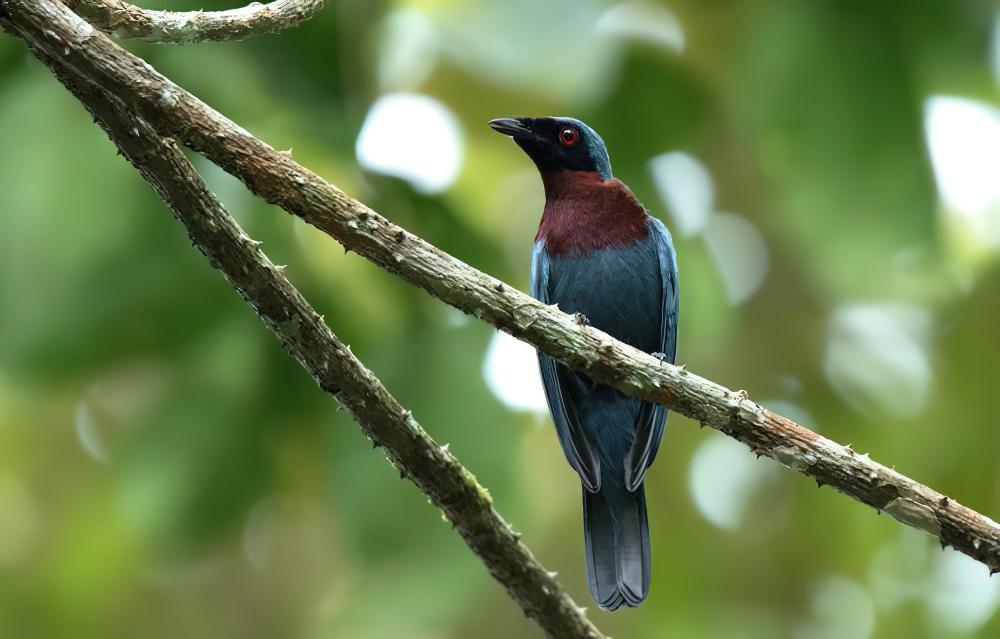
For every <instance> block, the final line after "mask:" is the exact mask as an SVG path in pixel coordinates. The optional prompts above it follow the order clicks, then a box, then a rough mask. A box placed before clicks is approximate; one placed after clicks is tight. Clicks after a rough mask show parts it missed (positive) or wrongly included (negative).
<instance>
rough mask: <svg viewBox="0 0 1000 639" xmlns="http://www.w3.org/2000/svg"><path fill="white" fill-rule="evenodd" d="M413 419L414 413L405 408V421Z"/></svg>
mask: <svg viewBox="0 0 1000 639" xmlns="http://www.w3.org/2000/svg"><path fill="white" fill-rule="evenodd" d="M411 417H413V411H412V410H410V409H409V408H404V409H403V419H410V418H411Z"/></svg>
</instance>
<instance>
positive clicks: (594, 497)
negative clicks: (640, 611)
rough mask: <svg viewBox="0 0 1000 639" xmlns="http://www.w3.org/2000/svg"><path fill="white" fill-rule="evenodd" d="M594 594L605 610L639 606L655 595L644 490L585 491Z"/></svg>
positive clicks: (589, 575)
mask: <svg viewBox="0 0 1000 639" xmlns="http://www.w3.org/2000/svg"><path fill="white" fill-rule="evenodd" d="M583 534H584V541H585V545H586V558H587V579H588V581H589V582H590V595H591V597H593V599H594V601H595V602H597V605H598V606H600V607H601V608H603V609H605V610H615V609H617V608H618V607H619V606H621V605H622V604H623V603H624V604H625V605H628V606H638V605H639V604H640V603H642V600H643V599H645V598H646V594H647V593H648V592H649V527H648V524H647V521H646V496H645V491H644V490H643V487H642V486H639V487H638V488H637V489H636V490H635V492H627V491H624V490H616V491H614V492H609V491H608V488H605V489H604V490H602V491H601V492H597V493H591V492H587V490H586V489H584V490H583Z"/></svg>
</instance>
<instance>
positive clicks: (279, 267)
mask: <svg viewBox="0 0 1000 639" xmlns="http://www.w3.org/2000/svg"><path fill="white" fill-rule="evenodd" d="M286 268H288V265H287V264H275V265H274V270H276V271H278V272H279V273H284V272H285V269H286Z"/></svg>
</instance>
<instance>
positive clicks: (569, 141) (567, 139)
mask: <svg viewBox="0 0 1000 639" xmlns="http://www.w3.org/2000/svg"><path fill="white" fill-rule="evenodd" d="M579 139H580V133H579V132H578V131H577V130H576V129H571V128H566V129H563V130H562V131H560V132H559V142H560V143H562V145H563V146H573V145H574V144H576V141H577V140H579Z"/></svg>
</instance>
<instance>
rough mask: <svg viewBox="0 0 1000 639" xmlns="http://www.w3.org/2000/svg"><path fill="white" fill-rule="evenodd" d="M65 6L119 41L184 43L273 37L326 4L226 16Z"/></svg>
mask: <svg viewBox="0 0 1000 639" xmlns="http://www.w3.org/2000/svg"><path fill="white" fill-rule="evenodd" d="M63 2H64V4H66V5H67V6H68V7H69V8H71V9H73V10H74V11H76V12H77V13H78V14H79V15H80V16H81V17H83V18H84V19H86V20H87V22H89V23H90V24H92V25H93V26H95V27H97V28H98V29H100V30H101V31H104V32H105V33H109V34H111V35H113V36H115V37H117V38H129V39H135V40H145V41H146V42H159V43H166V44H185V43H191V42H207V41H219V40H240V39H242V38H246V37H249V36H254V35H259V34H262V33H277V32H278V31H283V30H285V29H288V28H290V27H294V26H296V25H298V24H300V23H302V22H305V21H306V20H308V19H309V18H311V17H313V16H314V15H316V14H317V13H319V11H320V10H321V9H322V8H323V4H324V2H325V0H274V2H269V3H268V4H260V3H259V2H253V3H251V4H249V5H247V6H245V7H241V8H239V9H230V10H228V11H154V10H150V9H143V8H141V7H137V6H135V5H133V4H129V3H127V2H123V1H122V0H63Z"/></svg>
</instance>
